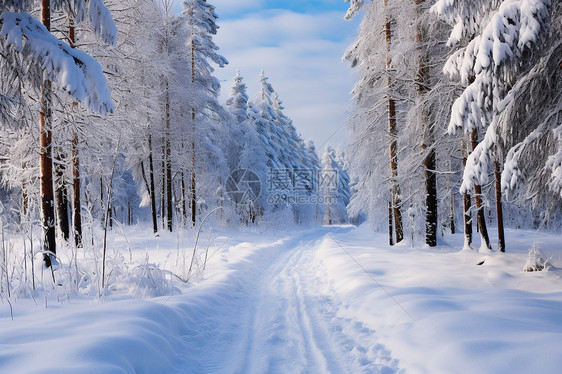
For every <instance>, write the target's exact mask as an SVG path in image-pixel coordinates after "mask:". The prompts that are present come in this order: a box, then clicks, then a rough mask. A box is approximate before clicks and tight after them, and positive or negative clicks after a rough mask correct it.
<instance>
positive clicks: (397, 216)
mask: <svg viewBox="0 0 562 374" xmlns="http://www.w3.org/2000/svg"><path fill="white" fill-rule="evenodd" d="M387 3H388V0H385V2H384V5H385V7H386V6H387ZM385 39H386V52H387V58H386V70H387V87H388V127H389V134H390V137H391V141H390V169H391V177H390V183H391V186H392V187H391V188H392V191H391V192H392V209H393V213H394V230H395V232H396V243H400V242H401V241H402V240H404V229H403V226H402V213H401V211H400V208H401V205H402V202H401V198H400V186H399V184H398V181H397V180H396V179H397V177H398V155H397V153H398V152H397V147H398V145H397V137H398V135H397V129H396V103H395V101H394V99H393V98H392V95H391V90H392V80H391V78H390V67H391V60H390V44H391V41H392V28H391V22H390V20H389V19H387V21H386V25H385Z"/></svg>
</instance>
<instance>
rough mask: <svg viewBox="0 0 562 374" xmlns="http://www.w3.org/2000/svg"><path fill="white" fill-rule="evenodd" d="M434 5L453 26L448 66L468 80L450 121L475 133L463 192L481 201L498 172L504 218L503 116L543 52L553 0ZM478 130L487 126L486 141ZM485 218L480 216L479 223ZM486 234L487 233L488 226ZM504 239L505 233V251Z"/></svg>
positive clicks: (452, 126)
mask: <svg viewBox="0 0 562 374" xmlns="http://www.w3.org/2000/svg"><path fill="white" fill-rule="evenodd" d="M432 10H433V12H435V13H436V14H438V15H439V16H440V17H441V18H443V19H444V20H446V21H448V22H450V23H451V24H452V25H453V31H452V32H451V35H450V37H449V41H448V43H449V45H451V46H455V47H456V48H457V50H456V51H455V52H454V53H453V54H452V55H451V57H450V58H449V60H448V62H447V64H446V65H445V68H444V71H445V72H446V73H447V74H449V75H450V76H451V77H453V78H455V77H458V79H460V81H461V83H462V84H464V85H466V88H465V89H464V92H463V93H462V94H461V96H460V97H459V98H458V99H457V100H456V101H455V103H454V104H453V106H452V113H451V120H450V124H449V132H450V133H455V132H456V130H457V129H461V130H463V131H465V132H467V133H470V134H471V137H472V142H473V144H474V145H475V147H474V150H473V152H472V154H471V155H470V156H469V157H468V160H467V165H466V167H465V171H464V177H463V184H462V186H461V191H462V192H466V191H469V190H472V189H473V188H474V189H475V193H476V199H477V204H478V199H479V195H480V191H479V189H480V186H481V185H482V184H484V183H486V182H488V177H489V175H490V174H492V173H494V174H495V175H496V181H497V187H498V192H497V196H496V201H497V203H498V218H500V217H501V216H502V214H501V194H500V190H499V163H502V159H503V158H504V157H505V152H506V150H507V149H506V145H507V144H505V142H504V139H503V138H502V136H501V134H502V131H501V126H502V124H501V123H500V121H499V117H500V114H501V112H502V111H503V110H504V109H505V107H506V105H507V104H508V103H509V102H510V101H511V94H510V92H512V88H513V87H514V85H516V84H517V82H518V80H519V77H520V76H521V74H522V73H525V72H527V71H529V70H530V69H531V68H532V67H533V65H534V64H536V61H537V56H540V54H541V52H540V51H539V49H538V48H537V46H538V45H539V44H541V43H542V40H544V37H545V36H546V33H547V32H548V30H549V28H550V13H551V2H550V0H537V1H529V0H504V1H492V2H483V1H473V2H472V4H471V6H466V4H464V2H459V1H453V2H450V1H446V0H440V1H437V2H436V3H435V5H434V6H433V7H432ZM504 125H505V124H504ZM478 130H485V131H486V133H485V136H484V138H483V139H482V141H481V142H479V138H478V136H477V131H478ZM476 144H477V145H476ZM507 146H508V147H510V146H509V145H507ZM493 169H495V170H493ZM479 211H481V209H480V207H479ZM483 221H484V219H483V218H481V217H480V216H479V225H480V223H481V222H483ZM498 225H499V226H500V231H501V229H502V225H503V223H502V222H501V221H499V220H498ZM481 233H482V234H486V232H485V231H484V230H482V227H481ZM483 240H484V241H486V242H487V243H486V244H487V246H488V247H489V240H486V238H485V237H484V236H483ZM502 242H503V237H502V235H501V232H500V250H502V251H503V250H504V247H503V245H502Z"/></svg>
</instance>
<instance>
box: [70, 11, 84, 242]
mask: <svg viewBox="0 0 562 374" xmlns="http://www.w3.org/2000/svg"><path fill="white" fill-rule="evenodd" d="M68 42H69V44H70V47H71V48H74V47H75V43H76V37H75V28H74V20H73V19H72V16H71V15H70V14H69V15H68ZM77 105H78V104H77V103H72V108H73V109H75V108H76V107H77ZM72 193H73V199H72V204H73V206H72V222H73V225H74V244H75V245H76V247H77V248H81V247H82V207H81V199H82V196H81V194H80V193H81V191H80V155H79V152H78V134H77V133H76V132H75V133H74V137H73V138H72Z"/></svg>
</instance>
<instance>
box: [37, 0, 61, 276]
mask: <svg viewBox="0 0 562 374" xmlns="http://www.w3.org/2000/svg"><path fill="white" fill-rule="evenodd" d="M41 7H42V8H41V21H42V22H43V25H44V26H45V27H46V28H47V30H49V31H50V29H51V3H50V1H49V0H42V2H41ZM51 122H52V111H51V82H50V81H48V80H46V81H45V82H43V85H42V87H41V111H40V113H39V133H40V144H41V150H40V155H39V157H40V185H41V212H42V226H43V236H44V239H43V251H44V253H43V261H44V262H45V266H46V267H50V266H51V264H52V261H51V256H54V255H56V253H57V248H56V238H55V206H54V204H55V202H54V194H53V155H52V152H53V147H52V143H53V137H52V132H51Z"/></svg>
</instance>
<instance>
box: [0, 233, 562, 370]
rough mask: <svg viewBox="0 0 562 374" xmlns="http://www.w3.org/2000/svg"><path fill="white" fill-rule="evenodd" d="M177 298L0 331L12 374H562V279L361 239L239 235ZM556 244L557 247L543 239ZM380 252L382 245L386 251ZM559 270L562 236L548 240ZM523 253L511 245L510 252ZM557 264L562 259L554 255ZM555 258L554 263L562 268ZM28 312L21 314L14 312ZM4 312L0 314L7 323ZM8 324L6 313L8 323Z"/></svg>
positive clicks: (35, 320)
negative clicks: (561, 280)
mask: <svg viewBox="0 0 562 374" xmlns="http://www.w3.org/2000/svg"><path fill="white" fill-rule="evenodd" d="M241 236H243V239H242V240H238V243H237V244H235V245H232V246H230V247H229V248H225V249H223V250H221V251H220V252H218V254H217V255H216V256H214V257H212V259H211V261H210V263H209V267H208V269H207V274H208V275H207V278H206V279H205V280H203V281H201V282H199V283H197V284H196V285H193V286H188V287H186V288H184V289H182V294H181V295H175V296H171V297H170V296H169V297H159V298H153V299H150V300H122V301H113V302H105V303H93V304H85V303H76V304H73V303H72V301H70V304H64V305H63V304H54V305H51V306H49V308H47V309H44V307H43V308H39V307H37V308H35V309H33V308H29V309H28V310H26V311H25V312H24V313H20V315H18V314H17V313H16V318H15V321H14V322H11V321H9V318H1V319H0V372H2V373H4V372H6V373H57V374H59V373H241V374H246V373H272V374H273V373H287V374H293V373H345V374H355V373H431V374H439V373H532V372H533V373H539V372H540V373H556V372H559V369H560V367H562V347H561V345H560V341H562V292H560V284H561V283H560V275H561V273H560V271H559V270H557V268H555V269H552V270H551V271H549V272H542V273H535V274H524V273H523V272H521V269H522V266H523V263H524V259H525V256H526V255H525V253H523V249H524V247H525V246H526V245H527V244H526V243H527V242H526V241H528V240H529V239H528V238H526V237H518V238H516V239H517V240H518V241H517V242H516V243H521V246H520V247H521V248H520V249H521V250H520V252H521V253H518V252H517V251H515V252H516V253H513V254H511V255H509V256H501V255H498V256H495V255H491V256H489V258H488V260H487V261H486V263H485V265H483V266H476V265H474V264H475V263H476V262H478V260H479V259H481V258H482V256H481V255H479V254H477V253H474V252H459V251H458V249H457V244H458V247H462V237H459V238H456V239H455V238H453V239H452V240H453V242H454V241H455V240H458V242H459V243H453V244H451V245H449V244H447V243H445V244H443V245H442V246H441V247H439V248H438V249H437V250H429V249H411V248H406V246H403V247H400V246H396V247H394V248H392V249H389V248H388V247H387V246H386V245H385V244H383V243H384V242H385V238H384V236H380V237H379V236H377V235H376V234H373V233H372V232H370V231H369V230H368V229H366V228H353V227H331V228H320V229H313V230H309V231H301V232H297V233H291V234H289V233H286V235H283V234H276V235H269V234H268V235H265V234H243V235H241ZM549 240H550V241H549ZM378 243H380V244H378ZM544 243H545V249H546V250H552V251H551V252H550V253H549V254H550V255H551V257H552V259H553V263H554V265H555V266H556V265H557V262H559V261H560V254H559V252H556V251H557V250H559V246H560V245H559V244H560V237H550V238H546V239H545V241H544ZM515 248H516V249H517V248H518V247H517V245H515ZM557 253H558V254H557ZM556 256H558V257H556ZM20 309H21V307H20ZM2 313H4V311H2ZM2 316H5V314H2Z"/></svg>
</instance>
